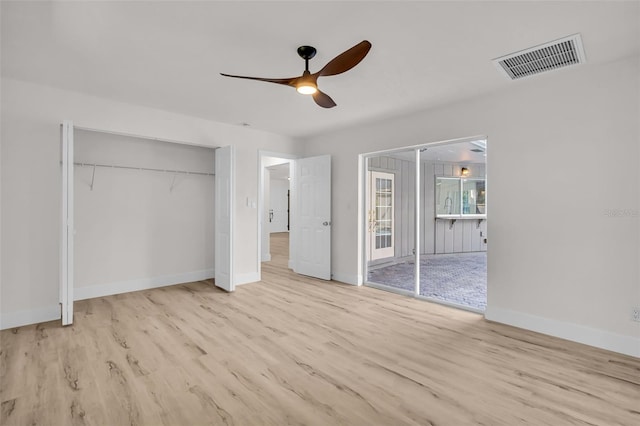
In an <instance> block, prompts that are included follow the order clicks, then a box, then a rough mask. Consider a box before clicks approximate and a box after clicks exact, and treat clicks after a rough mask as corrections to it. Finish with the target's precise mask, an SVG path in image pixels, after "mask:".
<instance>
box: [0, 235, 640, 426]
mask: <svg viewBox="0 0 640 426" xmlns="http://www.w3.org/2000/svg"><path fill="white" fill-rule="evenodd" d="M271 247H272V261H271V262H268V263H265V264H263V270H262V278H263V280H262V281H261V282H260V283H256V284H248V285H244V286H240V287H239V288H238V290H237V291H236V292H235V293H232V294H228V293H225V292H223V291H221V290H219V289H217V288H215V287H214V286H213V285H212V283H211V282H210V281H203V282H195V283H188V284H184V285H178V286H171V287H164V288H159V289H153V290H148V291H140V292H136V293H129V294H122V295H116V296H109V297H103V298H98V299H90V300H84V301H81V302H77V303H76V306H75V308H76V315H75V323H74V325H73V326H69V327H61V326H60V325H59V323H57V322H49V323H44V324H38V325H33V326H27V327H20V328H17V329H13V330H4V331H2V332H0V339H1V340H0V385H1V386H0V403H1V407H0V424H2V425H8V426H9V425H33V424H36V425H37V424H46V425H109V426H111V425H323V426H324V425H339V424H343V425H456V426H459V425H510V426H511V425H553V426H558V425H603V426H604V425H606V426H609V425H626V426H631V425H637V424H640V359H637V358H633V357H628V356H623V355H619V354H615V353H611V352H607V351H604V350H600V349H597V348H592V347H588V346H584V345H580V344H577V343H572V342H568V341H564V340H560V339H556V338H552V337H549V336H544V335H541V334H537V333H534V332H530V331H526V330H521V329H517V328H513V327H508V326H505V325H501V324H496V323H492V322H489V321H485V320H484V319H483V318H482V317H481V316H480V315H477V314H473V313H470V312H465V311H459V310H455V309H453V308H449V307H445V306H441V305H436V304H433V303H428V302H425V301H421V300H416V299H413V298H408V297H404V296H401V295H397V294H391V293H385V292H383V291H379V290H376V289H372V288H367V287H354V286H350V285H345V284H341V283H336V282H326V281H322V280H316V279H313V278H308V277H302V276H299V275H296V274H293V273H292V272H291V271H290V270H288V269H287V267H286V265H287V260H288V238H287V235H286V234H273V235H272V244H271Z"/></svg>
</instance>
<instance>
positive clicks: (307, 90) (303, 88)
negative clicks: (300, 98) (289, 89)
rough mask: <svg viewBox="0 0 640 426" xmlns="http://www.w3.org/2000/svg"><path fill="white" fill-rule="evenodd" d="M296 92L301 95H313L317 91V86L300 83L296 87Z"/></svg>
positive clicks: (310, 83)
mask: <svg viewBox="0 0 640 426" xmlns="http://www.w3.org/2000/svg"><path fill="white" fill-rule="evenodd" d="M296 90H297V91H298V93H301V94H303V95H313V94H314V93H316V92H317V91H318V86H316V85H315V84H313V83H312V82H310V81H307V82H301V83H299V84H298V85H297V86H296Z"/></svg>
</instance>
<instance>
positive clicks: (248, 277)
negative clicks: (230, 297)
mask: <svg viewBox="0 0 640 426" xmlns="http://www.w3.org/2000/svg"><path fill="white" fill-rule="evenodd" d="M234 279H235V282H236V285H243V284H249V283H255V282H257V281H260V274H258V273H257V272H247V273H244V274H236V275H235V277H234Z"/></svg>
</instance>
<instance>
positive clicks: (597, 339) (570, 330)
mask: <svg viewBox="0 0 640 426" xmlns="http://www.w3.org/2000/svg"><path fill="white" fill-rule="evenodd" d="M484 316H485V318H486V319H488V320H490V321H495V322H500V323H503V324H508V325H512V326H514V327H519V328H524V329H527V330H531V331H536V332H538V333H542V334H547V335H549V336H554V337H559V338H561V339H566V340H571V341H573V342H578V343H584V344H585V345H589V346H595V347H597V348H601V349H606V350H609V351H613V352H618V353H621V354H624V355H630V356H634V357H638V358H640V338H636V337H632V336H625V335H621V334H615V333H611V332H608V331H604V330H599V329H596V328H591V327H585V326H583V325H579V324H573V323H568V322H562V321H556V320H552V319H548V318H543V317H538V316H534V315H529V314H524V313H521V312H514V311H510V310H506V309H499V308H498V309H496V308H493V309H492V308H490V307H487V310H486V312H485V315H484Z"/></svg>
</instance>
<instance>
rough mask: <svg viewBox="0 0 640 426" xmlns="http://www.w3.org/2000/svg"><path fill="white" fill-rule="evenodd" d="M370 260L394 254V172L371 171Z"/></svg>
mask: <svg viewBox="0 0 640 426" xmlns="http://www.w3.org/2000/svg"><path fill="white" fill-rule="evenodd" d="M370 176H371V180H370V182H371V183H370V188H371V196H370V197H369V203H370V206H369V244H370V260H375V259H382V258H385V257H393V256H394V248H393V239H394V229H393V226H394V224H393V213H394V212H393V209H394V202H393V197H394V190H393V176H394V175H393V173H383V172H370Z"/></svg>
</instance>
